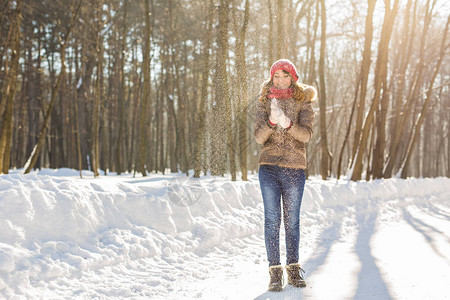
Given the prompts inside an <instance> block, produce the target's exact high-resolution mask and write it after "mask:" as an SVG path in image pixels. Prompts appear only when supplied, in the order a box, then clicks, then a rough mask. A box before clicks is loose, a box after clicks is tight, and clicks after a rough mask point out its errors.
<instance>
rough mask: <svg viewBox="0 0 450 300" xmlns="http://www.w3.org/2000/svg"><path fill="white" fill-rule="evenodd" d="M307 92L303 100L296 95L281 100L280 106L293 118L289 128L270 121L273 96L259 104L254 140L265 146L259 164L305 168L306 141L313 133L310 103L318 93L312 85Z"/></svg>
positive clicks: (312, 114) (279, 101)
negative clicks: (299, 100) (296, 97)
mask: <svg viewBox="0 0 450 300" xmlns="http://www.w3.org/2000/svg"><path fill="white" fill-rule="evenodd" d="M304 92H305V100H304V101H301V102H298V101H296V100H294V99H293V98H290V99H283V100H278V106H279V107H280V108H281V109H282V110H283V111H284V114H285V115H286V116H287V117H288V118H289V119H291V121H292V126H291V127H290V128H289V129H284V128H283V127H281V126H280V125H275V126H273V125H271V124H270V123H269V116H270V103H271V99H267V98H266V99H265V100H263V101H261V102H259V103H258V107H257V111H256V125H255V139H256V142H257V143H258V144H261V145H263V147H262V150H261V155H260V157H259V164H260V165H277V166H280V167H286V168H294V169H306V143H307V142H308V141H309V139H310V138H311V136H312V134H313V129H312V128H313V121H314V112H313V109H312V104H311V103H312V102H313V101H315V99H316V92H315V90H314V89H313V88H312V87H307V88H306V89H305V91H304Z"/></svg>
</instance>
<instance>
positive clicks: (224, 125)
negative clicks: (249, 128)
mask: <svg viewBox="0 0 450 300" xmlns="http://www.w3.org/2000/svg"><path fill="white" fill-rule="evenodd" d="M228 4H229V0H221V1H220V7H219V25H218V32H217V49H218V50H217V51H218V53H217V57H216V76H215V82H216V84H215V86H216V91H215V105H214V107H213V114H214V122H215V124H214V129H213V133H212V134H213V140H212V143H211V146H212V157H211V172H212V174H213V175H223V174H224V173H225V171H226V161H225V160H224V157H226V156H227V154H228V159H229V169H230V173H231V178H232V180H233V181H234V180H236V158H235V154H236V153H235V151H234V145H233V131H232V128H233V124H232V123H231V97H230V91H229V90H228V74H227V65H226V64H227V57H228V23H229V20H228ZM224 132H225V134H226V141H224V139H223V133H224Z"/></svg>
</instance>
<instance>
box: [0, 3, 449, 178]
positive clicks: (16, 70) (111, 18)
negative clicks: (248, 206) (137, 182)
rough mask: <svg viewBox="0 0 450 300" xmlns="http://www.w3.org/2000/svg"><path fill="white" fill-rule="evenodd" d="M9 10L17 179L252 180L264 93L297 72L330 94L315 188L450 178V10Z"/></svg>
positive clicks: (311, 150) (313, 161)
mask: <svg viewBox="0 0 450 300" xmlns="http://www.w3.org/2000/svg"><path fill="white" fill-rule="evenodd" d="M0 3H1V4H0V30H1V35H0V91H1V93H0V172H2V173H5V174H6V173H8V171H9V170H11V169H15V168H17V169H22V168H23V169H24V171H25V173H27V172H29V171H30V170H32V169H36V168H62V167H68V168H74V169H79V170H83V169H84V170H92V171H94V173H95V174H96V175H105V174H107V173H108V172H117V173H118V174H120V173H122V172H139V173H142V174H143V175H144V176H145V175H146V174H148V173H151V172H162V173H164V172H178V171H181V172H188V170H194V171H195V173H194V174H195V175H194V176H196V177H198V176H202V175H203V174H206V173H208V172H210V173H211V174H212V175H223V174H225V173H229V174H231V179H232V180H247V174H248V173H249V172H252V171H256V170H257V168H258V157H259V151H260V145H258V144H256V142H255V140H254V137H253V130H254V114H255V107H256V104H257V101H258V95H259V92H260V88H261V84H262V83H263V82H264V81H265V80H267V79H268V78H269V69H270V66H271V64H272V63H273V62H274V61H275V60H277V59H280V58H287V59H290V60H291V61H293V62H294V64H295V65H296V66H297V70H298V73H299V75H300V79H299V81H301V82H303V83H305V84H308V85H312V86H314V87H316V89H317V90H318V94H319V95H318V98H319V100H318V101H317V102H316V103H315V104H314V109H315V112H316V119H315V122H314V135H313V138H312V139H311V141H310V142H309V143H308V155H309V157H308V173H309V174H314V175H316V174H317V175H320V176H321V177H322V178H323V179H326V178H329V177H337V178H339V177H340V176H349V178H351V179H352V180H360V179H374V178H390V177H393V176H399V177H402V178H406V177H410V176H413V177H437V176H447V177H449V176H450V129H449V126H450V124H449V122H450V92H449V90H450V56H449V52H450V48H449V32H448V31H449V22H450V3H449V2H448V1H442V0H378V1H377V0H326V1H325V0H315V1H314V0H189V1H188V0H142V1H121V0H90V1H87V0H71V1H69V0H57V1H54V0H52V1H49V0H34V1H24V0H15V1H13V0H1V1H0ZM99 172H100V173H99ZM80 174H81V173H80Z"/></svg>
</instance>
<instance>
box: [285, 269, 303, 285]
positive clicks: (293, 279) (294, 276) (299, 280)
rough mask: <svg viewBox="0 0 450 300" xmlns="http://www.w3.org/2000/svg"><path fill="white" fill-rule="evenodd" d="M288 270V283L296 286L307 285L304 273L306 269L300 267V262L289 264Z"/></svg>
mask: <svg viewBox="0 0 450 300" xmlns="http://www.w3.org/2000/svg"><path fill="white" fill-rule="evenodd" d="M286 271H287V275H288V284H290V285H292V286H294V287H301V288H303V287H306V281H305V278H303V275H302V273H305V271H304V270H303V269H302V268H301V267H300V265H299V264H298V263H295V264H290V265H287V266H286Z"/></svg>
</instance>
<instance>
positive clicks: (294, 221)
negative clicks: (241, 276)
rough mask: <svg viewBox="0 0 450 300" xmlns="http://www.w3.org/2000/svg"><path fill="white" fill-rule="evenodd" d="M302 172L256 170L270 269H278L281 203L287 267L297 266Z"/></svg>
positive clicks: (264, 167)
mask: <svg viewBox="0 0 450 300" xmlns="http://www.w3.org/2000/svg"><path fill="white" fill-rule="evenodd" d="M305 180H306V177H305V171H304V170H301V169H291V168H284V167H279V166H273V165H260V166H259V185H260V187H261V193H262V198H263V202H264V236H265V240H266V251H267V259H268V260H269V266H275V265H280V264H281V263H280V226H281V199H282V203H283V221H284V228H285V231H286V264H287V265H289V264H293V263H297V262H298V249H299V243H300V206H301V204H302V197H303V190H304V188H305Z"/></svg>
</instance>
